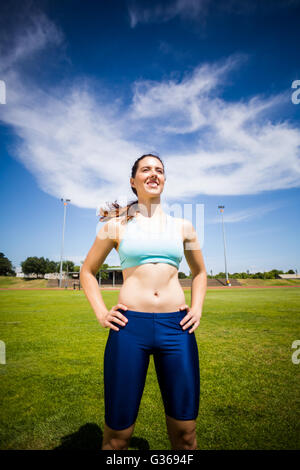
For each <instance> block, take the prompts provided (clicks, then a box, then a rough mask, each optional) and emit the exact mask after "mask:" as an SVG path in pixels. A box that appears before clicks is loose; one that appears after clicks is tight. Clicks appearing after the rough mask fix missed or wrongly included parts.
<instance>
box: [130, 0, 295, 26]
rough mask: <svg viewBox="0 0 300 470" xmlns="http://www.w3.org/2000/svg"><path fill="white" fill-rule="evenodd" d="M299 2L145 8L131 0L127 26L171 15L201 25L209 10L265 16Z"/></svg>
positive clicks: (202, 1) (200, 1)
mask: <svg viewBox="0 0 300 470" xmlns="http://www.w3.org/2000/svg"><path fill="white" fill-rule="evenodd" d="M298 5H299V0H285V1H282V0H272V8H270V4H269V2H262V1H260V0H243V1H241V0H217V1H212V0H160V1H157V0H155V1H154V0H151V1H150V3H149V7H146V6H145V3H144V2H143V3H142V2H139V1H138V0H131V1H130V2H129V4H128V13H129V20H130V26H131V28H135V26H136V25H137V24H138V23H165V22H167V21H170V20H172V19H173V18H176V17H179V18H181V19H182V20H187V19H188V20H192V21H196V22H199V21H201V22H202V24H204V22H203V20H204V19H205V18H206V17H207V16H208V14H209V13H210V12H209V9H210V8H211V9H212V11H216V10H219V12H220V13H219V14H222V15H225V14H230V15H232V14H236V15H249V14H253V13H254V12H257V11H258V12H259V14H262V13H263V14H264V15H265V16H268V15H270V14H272V13H273V12H274V10H275V9H283V8H285V9H286V8H293V7H297V6H298Z"/></svg>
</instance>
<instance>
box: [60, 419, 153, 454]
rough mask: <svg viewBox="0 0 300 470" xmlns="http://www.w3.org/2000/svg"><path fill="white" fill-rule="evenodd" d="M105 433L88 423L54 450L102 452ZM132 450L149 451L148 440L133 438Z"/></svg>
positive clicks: (66, 437)
mask: <svg viewBox="0 0 300 470" xmlns="http://www.w3.org/2000/svg"><path fill="white" fill-rule="evenodd" d="M102 439H103V432H102V430H101V428H100V427H99V426H98V425H97V424H95V423H87V424H85V425H84V426H81V427H80V428H79V429H78V431H76V432H74V433H73V434H68V435H67V436H63V437H62V438H61V444H60V445H59V446H57V447H55V448H54V449H53V450H101V447H102ZM129 448H130V449H138V450H149V444H148V441H147V440H146V439H143V438H140V437H132V438H131V439H130V442H129Z"/></svg>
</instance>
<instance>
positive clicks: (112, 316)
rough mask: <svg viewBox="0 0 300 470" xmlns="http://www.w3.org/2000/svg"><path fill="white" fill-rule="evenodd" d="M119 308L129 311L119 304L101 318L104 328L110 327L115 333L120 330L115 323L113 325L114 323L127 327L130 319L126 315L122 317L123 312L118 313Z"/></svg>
mask: <svg viewBox="0 0 300 470" xmlns="http://www.w3.org/2000/svg"><path fill="white" fill-rule="evenodd" d="M119 308H120V309H122V310H128V308H127V307H126V306H125V305H123V304H117V305H114V306H113V307H112V308H111V309H110V310H109V311H108V312H107V313H106V314H104V315H103V316H101V317H100V318H99V322H100V323H101V325H102V326H103V327H104V328H107V327H109V328H111V329H113V330H115V331H119V329H120V328H118V327H116V326H115V325H114V324H113V323H111V322H112V321H113V322H114V323H118V324H119V325H121V326H125V325H126V324H127V322H128V319H127V318H126V317H125V316H124V315H122V313H121V312H119V311H118V309H119Z"/></svg>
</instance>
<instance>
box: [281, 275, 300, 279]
mask: <svg viewBox="0 0 300 470" xmlns="http://www.w3.org/2000/svg"><path fill="white" fill-rule="evenodd" d="M278 277H279V278H280V279H300V274H278Z"/></svg>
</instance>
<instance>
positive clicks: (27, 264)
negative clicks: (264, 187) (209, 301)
mask: <svg viewBox="0 0 300 470" xmlns="http://www.w3.org/2000/svg"><path fill="white" fill-rule="evenodd" d="M21 267H22V271H23V273H24V274H26V275H28V274H34V275H36V276H37V277H39V276H44V275H45V274H48V273H59V272H60V262H59V261H51V260H49V259H48V258H44V257H43V256H42V257H40V258H38V257H37V256H29V257H28V258H26V260H25V261H22V262H21ZM107 268H109V265H108V264H103V265H102V266H101V267H100V268H99V270H100V269H107ZM62 270H63V271H64V272H80V266H78V265H75V264H74V263H73V261H68V260H67V261H63V263H62ZM98 273H99V271H98ZM98 273H97V274H98ZM278 274H297V272H296V273H295V271H294V270H293V269H290V270H289V271H287V272H286V273H285V272H284V271H282V270H279V269H272V270H271V271H265V272H257V273H254V274H250V272H249V271H246V272H241V273H228V277H229V278H231V279H234V278H236V279H238V278H239V279H249V278H254V279H275V278H276V277H278ZM0 275H1V276H16V272H15V270H14V268H13V266H12V263H11V261H10V260H9V259H8V258H7V257H6V256H5V255H4V253H0ZM107 276H108V273H107ZM101 277H102V279H104V278H105V277H106V273H104V272H102V274H101ZM178 277H179V279H188V278H191V277H192V275H191V272H190V273H189V275H188V276H187V275H186V274H185V273H184V272H182V271H180V272H179V273H178ZM207 277H208V278H210V279H218V278H223V279H224V278H225V277H226V276H225V273H224V272H219V273H218V274H215V275H212V274H208V273H207Z"/></svg>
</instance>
